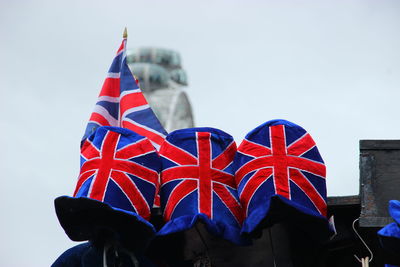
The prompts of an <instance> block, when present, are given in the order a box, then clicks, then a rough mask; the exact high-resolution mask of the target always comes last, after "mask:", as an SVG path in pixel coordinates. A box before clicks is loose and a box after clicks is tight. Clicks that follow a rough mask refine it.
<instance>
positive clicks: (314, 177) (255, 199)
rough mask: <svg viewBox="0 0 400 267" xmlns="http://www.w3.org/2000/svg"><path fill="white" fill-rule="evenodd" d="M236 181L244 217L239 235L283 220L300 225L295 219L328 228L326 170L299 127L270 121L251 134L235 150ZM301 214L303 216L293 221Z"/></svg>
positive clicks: (317, 152) (310, 140) (310, 142)
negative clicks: (318, 223)
mask: <svg viewBox="0 0 400 267" xmlns="http://www.w3.org/2000/svg"><path fill="white" fill-rule="evenodd" d="M235 178H236V183H237V186H238V192H239V198H240V202H241V204H242V207H243V209H244V211H245V214H246V220H245V222H244V224H243V232H244V233H252V232H253V231H255V230H256V229H257V228H258V227H260V226H262V225H268V224H273V223H275V222H279V221H283V220H293V221H296V220H297V223H299V221H298V220H299V218H302V220H304V219H305V218H310V219H311V220H313V218H316V220H317V221H319V222H321V223H322V226H321V227H322V228H324V229H327V230H329V229H328V228H329V227H328V222H327V219H326V216H327V204H326V199H327V196H326V181H325V178H326V167H325V164H324V161H323V160H322V157H321V155H320V153H319V151H318V148H317V146H316V144H315V142H314V140H313V139H312V137H311V136H310V134H309V133H307V132H306V131H305V130H304V129H303V128H301V127H300V126H298V125H296V124H294V123H291V122H288V121H285V120H272V121H269V122H266V123H264V124H262V125H260V126H259V127H257V128H255V129H254V130H252V131H250V132H249V133H248V134H247V135H246V138H245V139H244V140H243V142H242V143H241V144H240V146H239V148H238V153H237V156H236V158H235ZM285 207H287V208H285ZM301 214H304V215H306V217H304V216H303V217H302V216H300V217H299V218H295V217H296V216H297V215H301Z"/></svg>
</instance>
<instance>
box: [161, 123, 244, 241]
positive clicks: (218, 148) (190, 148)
mask: <svg viewBox="0 0 400 267" xmlns="http://www.w3.org/2000/svg"><path fill="white" fill-rule="evenodd" d="M235 154H236V143H235V141H234V140H233V138H232V136H230V135H229V134H227V133H225V132H223V131H221V130H218V129H213V128H188V129H182V130H177V131H174V132H172V133H170V134H169V135H168V136H167V138H166V141H165V142H164V143H163V144H162V145H161V148H160V156H161V164H162V168H161V189H160V200H161V208H162V210H163V216H164V220H165V221H166V222H167V223H166V224H165V225H164V226H163V228H162V229H161V230H160V231H159V232H158V235H159V236H165V235H169V234H173V233H177V232H181V231H185V230H189V229H191V228H192V227H193V226H195V224H196V223H197V222H200V221H201V222H202V223H204V224H205V227H206V229H207V230H208V231H209V232H210V233H211V234H213V235H215V236H218V237H222V238H224V239H226V240H229V241H231V242H233V243H237V244H241V243H243V242H244V240H243V238H242V237H241V236H240V229H241V225H242V222H243V218H244V217H243V211H242V208H241V206H240V203H239V199H238V195H237V190H236V185H235V180H234V175H233V165H232V164H233V159H234V156H235Z"/></svg>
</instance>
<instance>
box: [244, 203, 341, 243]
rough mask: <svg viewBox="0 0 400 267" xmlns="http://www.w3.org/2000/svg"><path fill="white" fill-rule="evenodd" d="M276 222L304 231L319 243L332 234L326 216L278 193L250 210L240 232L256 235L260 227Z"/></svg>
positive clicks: (259, 232)
mask: <svg viewBox="0 0 400 267" xmlns="http://www.w3.org/2000/svg"><path fill="white" fill-rule="evenodd" d="M276 223H284V224H286V225H289V226H290V227H291V228H292V229H296V230H297V231H302V232H305V233H307V234H308V236H309V237H310V238H312V239H313V240H315V241H316V242H321V243H322V242H324V241H327V240H328V239H329V238H330V237H331V236H332V235H333V234H334V230H333V229H331V227H330V225H329V221H328V220H327V218H325V217H324V216H322V215H319V214H316V213H313V212H311V211H310V210H308V209H306V208H304V207H303V206H301V205H299V204H297V203H296V202H294V201H291V200H289V199H286V198H284V197H282V196H280V195H273V196H271V197H270V198H269V199H268V200H266V203H265V204H264V205H259V206H258V208H257V209H255V210H253V211H252V212H251V215H250V216H249V217H247V218H246V220H245V222H244V223H243V227H242V234H245V235H250V236H253V237H257V236H260V235H261V232H262V229H264V228H267V227H271V226H272V225H274V224H276Z"/></svg>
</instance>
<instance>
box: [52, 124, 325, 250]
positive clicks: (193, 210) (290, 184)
mask: <svg viewBox="0 0 400 267" xmlns="http://www.w3.org/2000/svg"><path fill="white" fill-rule="evenodd" d="M325 177H326V168H325V165H324V162H323V160H322V157H321V155H320V154H319V151H318V149H317V147H316V144H315V142H314V140H313V139H312V137H311V136H310V134H308V133H307V132H306V131H305V130H304V129H303V128H301V127H300V126H298V125H296V124H294V123H291V122H288V121H285V120H273V121H268V122H266V123H264V124H262V125H260V126H259V127H257V128H255V129H254V130H252V131H250V132H249V133H248V134H247V135H246V138H245V139H244V140H243V142H242V143H241V144H240V146H239V148H237V147H236V143H235V141H234V140H233V138H232V136H230V135H229V134H227V133H225V132H223V131H221V130H218V129H214V128H189V129H182V130H177V131H174V132H172V133H170V134H169V135H168V136H167V137H166V140H165V141H164V143H163V144H162V145H161V148H160V151H159V154H158V153H157V152H156V150H155V149H154V147H153V145H152V144H151V143H150V141H149V140H148V139H147V138H146V137H143V136H140V135H138V134H136V133H134V132H132V131H130V130H128V129H124V128H119V127H110V126H102V127H99V128H97V129H96V130H95V132H94V133H92V134H91V135H90V136H89V137H88V138H87V139H86V140H85V141H84V143H83V145H82V148H81V171H80V174H79V177H78V181H77V185H76V189H75V192H74V195H73V197H68V196H63V197H59V198H57V199H56V200H55V206H56V212H57V216H58V218H59V221H60V223H61V225H62V227H63V228H64V230H65V232H66V233H67V235H68V236H69V237H70V238H71V239H72V240H75V241H83V240H90V241H92V242H94V243H96V242H100V243H102V244H104V243H110V242H111V243H119V244H121V246H122V247H125V248H128V249H131V250H134V251H136V250H144V249H145V248H146V247H147V245H148V244H149V242H150V241H151V240H152V239H153V238H154V237H155V236H156V230H155V228H154V226H153V225H152V224H151V223H150V222H149V220H150V218H151V208H152V207H153V203H154V199H155V196H156V192H157V191H158V189H160V199H161V209H162V213H163V217H164V220H165V222H166V223H165V225H164V226H163V227H162V228H161V229H160V230H159V231H158V233H157V236H159V237H165V236H171V235H174V234H176V233H181V232H184V231H187V230H190V229H192V228H194V227H195V226H196V224H197V223H199V222H201V223H202V224H203V225H204V227H205V229H206V230H207V231H208V232H209V233H210V234H212V235H214V236H216V237H219V238H222V239H225V240H228V241H230V242H232V243H234V244H238V245H244V244H249V239H248V238H249V237H254V236H256V235H257V232H260V231H261V230H262V229H264V228H265V227H269V226H272V225H273V224H276V223H282V222H285V223H288V224H291V225H293V226H294V227H302V228H303V229H302V230H304V231H306V232H308V233H309V234H310V235H311V236H313V237H315V238H316V239H318V240H321V239H323V240H326V239H327V238H328V237H329V236H330V235H331V234H332V232H331V230H330V228H329V224H328V220H327V218H326V216H327V205H326V198H327V197H326V182H325ZM159 178H160V180H159Z"/></svg>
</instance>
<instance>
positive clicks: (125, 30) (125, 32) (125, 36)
mask: <svg viewBox="0 0 400 267" xmlns="http://www.w3.org/2000/svg"><path fill="white" fill-rule="evenodd" d="M122 37H123V38H124V39H126V38H128V30H127V29H126V27H125V29H124V33H123V35H122Z"/></svg>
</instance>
